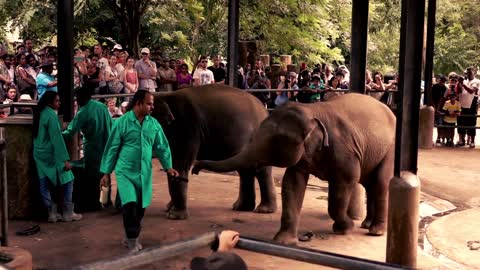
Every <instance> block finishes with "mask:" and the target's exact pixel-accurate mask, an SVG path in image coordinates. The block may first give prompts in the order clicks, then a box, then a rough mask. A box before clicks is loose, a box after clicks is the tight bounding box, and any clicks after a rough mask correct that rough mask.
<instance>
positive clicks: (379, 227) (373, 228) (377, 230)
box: [368, 222, 385, 236]
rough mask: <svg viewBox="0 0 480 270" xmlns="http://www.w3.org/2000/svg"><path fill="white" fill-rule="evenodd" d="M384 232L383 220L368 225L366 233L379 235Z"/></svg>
mask: <svg viewBox="0 0 480 270" xmlns="http://www.w3.org/2000/svg"><path fill="white" fill-rule="evenodd" d="M384 233H385V222H381V223H376V224H372V225H370V228H369V229H368V235H373V236H381V235H383V234H384Z"/></svg>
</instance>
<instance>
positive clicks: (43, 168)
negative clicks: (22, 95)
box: [33, 91, 82, 222]
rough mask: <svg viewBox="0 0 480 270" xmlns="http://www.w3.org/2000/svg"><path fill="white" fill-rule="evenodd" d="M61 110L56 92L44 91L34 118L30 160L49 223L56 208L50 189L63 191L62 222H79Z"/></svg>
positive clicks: (52, 219)
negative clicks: (34, 170)
mask: <svg viewBox="0 0 480 270" xmlns="http://www.w3.org/2000/svg"><path fill="white" fill-rule="evenodd" d="M59 108H60V97H59V95H58V93H57V92H53V91H47V92H45V94H44V95H42V97H41V98H40V100H39V102H38V105H37V108H36V109H35V113H34V115H33V159H34V160H35V164H36V167H37V173H38V177H39V182H40V195H41V197H42V202H43V205H44V206H45V207H46V208H47V209H48V221H49V222H56V221H57V220H58V218H59V217H58V213H57V205H56V204H55V203H54V202H53V201H52V198H51V195H50V188H49V185H53V186H57V185H59V184H60V185H61V186H62V187H63V207H64V209H63V215H62V216H61V219H62V221H65V222H68V221H75V220H80V219H82V215H79V214H76V213H75V212H74V211H73V208H74V206H73V203H72V192H73V178H74V177H73V174H72V172H71V169H72V166H71V165H70V163H69V160H70V157H69V155H68V151H67V147H66V146H65V142H64V141H63V138H62V133H61V129H60V122H58V116H57V113H56V111H57V110H58V109H59Z"/></svg>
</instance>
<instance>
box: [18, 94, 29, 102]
mask: <svg viewBox="0 0 480 270" xmlns="http://www.w3.org/2000/svg"><path fill="white" fill-rule="evenodd" d="M18 100H19V101H27V100H28V101H30V100H32V97H31V96H30V95H29V94H23V95H20V97H19V98H18Z"/></svg>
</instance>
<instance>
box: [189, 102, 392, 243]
mask: <svg viewBox="0 0 480 270" xmlns="http://www.w3.org/2000/svg"><path fill="white" fill-rule="evenodd" d="M395 121H396V120H395V116H394V114H393V113H392V112H391V111H390V109H389V108H388V107H387V106H385V105H384V104H382V103H380V102H379V101H377V100H375V99H374V98H372V97H370V96H366V95H360V94H347V95H342V96H339V97H336V98H334V99H332V100H330V101H327V102H321V103H314V104H299V103H288V104H287V105H285V106H282V107H279V108H278V109H276V110H274V111H273V112H272V114H271V115H270V116H269V117H268V118H267V119H266V120H265V121H263V122H262V124H261V125H260V128H259V129H258V131H257V133H256V135H255V137H254V139H253V141H252V142H251V143H250V145H249V146H248V147H246V148H245V149H244V150H243V151H242V152H241V153H239V154H238V155H236V156H234V157H232V158H229V159H226V160H224V161H216V162H215V161H197V162H196V163H195V165H194V168H193V169H192V173H198V172H199V171H200V170H202V169H208V170H211V171H217V172H225V171H231V170H238V169H242V168H248V167H250V166H262V165H263V166H265V165H271V166H277V167H285V168H287V169H286V171H285V175H284V177H283V182H282V220H281V227H280V230H279V232H278V233H277V234H276V236H275V238H274V239H275V240H276V241H278V242H281V243H284V244H296V243H297V229H298V223H299V215H300V210H301V208H302V204H303V199H304V195H305V190H306V187H307V181H308V178H309V175H310V174H313V175H315V176H316V177H318V178H320V179H324V180H327V181H328V184H329V189H328V213H329V215H330V217H331V218H332V219H333V220H334V224H333V231H334V232H335V233H337V234H345V233H346V232H347V231H348V230H350V229H352V227H353V221H352V219H351V218H350V217H349V216H348V209H349V205H350V198H351V194H352V192H353V190H354V187H355V185H356V184H357V183H360V184H362V185H363V186H364V187H365V189H366V194H367V216H366V218H365V220H364V221H363V222H362V225H361V227H362V228H366V229H369V233H370V234H371V235H382V234H383V233H384V231H385V223H386V214H387V197H388V185H389V181H390V179H391V178H392V177H393V165H394V152H395Z"/></svg>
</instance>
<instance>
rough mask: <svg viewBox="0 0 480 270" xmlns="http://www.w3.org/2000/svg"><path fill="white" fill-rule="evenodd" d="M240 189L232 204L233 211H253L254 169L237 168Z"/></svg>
mask: <svg viewBox="0 0 480 270" xmlns="http://www.w3.org/2000/svg"><path fill="white" fill-rule="evenodd" d="M238 174H239V175H240V190H239V192H238V199H237V201H236V202H235V203H234V204H233V210H235V211H253V209H255V170H252V169H249V170H239V171H238Z"/></svg>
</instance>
